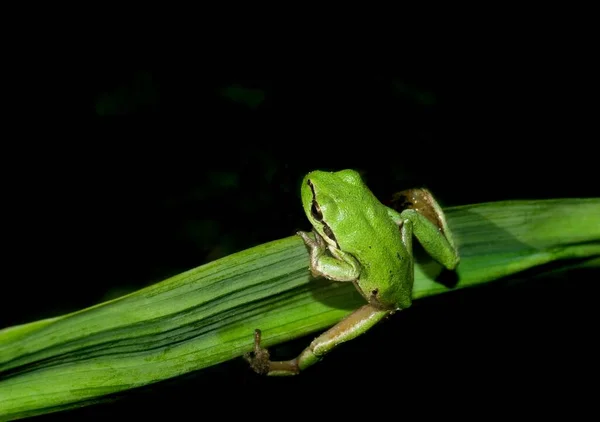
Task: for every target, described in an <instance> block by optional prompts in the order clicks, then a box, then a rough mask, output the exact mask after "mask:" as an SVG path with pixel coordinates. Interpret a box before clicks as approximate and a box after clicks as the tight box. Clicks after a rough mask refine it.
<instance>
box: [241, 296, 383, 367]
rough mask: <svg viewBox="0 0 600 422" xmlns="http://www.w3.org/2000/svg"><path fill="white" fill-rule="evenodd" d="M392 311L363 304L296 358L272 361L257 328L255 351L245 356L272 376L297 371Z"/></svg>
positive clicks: (308, 365)
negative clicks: (262, 344) (261, 345)
mask: <svg viewBox="0 0 600 422" xmlns="http://www.w3.org/2000/svg"><path fill="white" fill-rule="evenodd" d="M392 313H393V311H386V310H381V309H378V308H376V307H374V306H372V305H364V306H362V307H360V308H359V309H357V310H356V311H354V312H352V313H351V314H350V315H348V316H347V317H346V318H344V319H343V320H341V321H340V322H339V323H337V324H336V325H334V326H333V327H331V328H330V329H329V330H327V331H326V332H324V333H323V334H321V335H320V336H319V337H317V338H316V339H314V340H313V341H312V343H310V345H309V346H308V347H307V348H306V349H304V351H302V353H300V354H299V355H298V356H297V357H296V358H294V359H290V360H287V361H278V362H277V361H276V362H273V361H271V360H270V354H269V351H268V350H267V349H263V348H262V347H260V341H261V332H260V330H256V331H255V335H254V351H253V352H250V353H246V354H245V355H244V358H245V359H246V360H247V361H248V362H249V363H250V366H251V368H252V369H253V370H254V371H256V372H257V373H259V374H263V375H269V376H285V375H297V374H299V373H300V372H301V371H303V370H305V369H306V368H308V367H310V366H312V365H314V364H315V363H317V362H319V361H320V360H321V359H322V358H323V356H325V355H326V354H327V353H329V352H330V351H332V350H333V349H334V348H335V347H336V346H338V345H340V344H341V343H344V342H346V341H348V340H352V339H354V338H356V337H358V336H359V335H361V334H363V333H365V332H366V331H368V330H369V329H370V328H371V327H373V326H374V325H375V324H377V323H378V322H379V321H381V320H382V319H383V318H385V317H386V316H388V315H391V314H392Z"/></svg>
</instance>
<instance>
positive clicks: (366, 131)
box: [0, 49, 599, 420]
mask: <svg viewBox="0 0 600 422" xmlns="http://www.w3.org/2000/svg"><path fill="white" fill-rule="evenodd" d="M495 53H497V54H490V55H489V56H488V57H484V56H483V55H482V56H479V55H467V56H465V57H458V56H454V57H453V59H452V60H446V59H444V60H442V59H439V60H431V61H428V62H423V61H419V63H421V66H414V65H412V66H404V65H402V66H393V67H389V68H384V67H381V68H382V69H385V70H382V71H374V70H373V69H372V68H369V66H366V65H365V63H364V62H361V61H360V60H357V61H356V63H354V62H352V63H346V62H344V63H341V62H338V61H336V60H335V59H331V58H330V61H325V62H324V61H323V58H322V57H313V56H311V55H310V54H308V55H307V56H306V57H303V58H302V60H298V61H293V62H290V63H288V64H286V65H284V64H282V63H280V62H278V63H279V65H278V66H270V65H267V64H266V63H264V62H261V66H253V65H251V64H249V63H256V62H257V61H259V62H260V60H259V59H253V60H251V61H244V60H240V63H246V64H245V65H241V64H238V65H235V63H229V62H228V64H227V65H215V64H214V63H215V62H218V61H216V60H214V59H212V58H210V59H209V58H207V57H205V56H202V55H198V56H195V57H194V58H193V59H192V58H191V57H185V58H182V57H183V56H181V55H176V54H174V55H173V56H170V57H169V58H168V59H166V58H161V59H156V58H154V59H152V60H149V59H148V60H146V59H141V58H139V57H129V56H127V55H126V54H125V55H122V56H121V55H119V56H115V55H113V54H112V53H111V52H106V53H102V54H99V55H98V56H97V57H96V61H95V62H94V63H92V64H91V65H90V64H86V65H81V64H80V65H78V66H74V67H72V68H62V67H60V68H54V67H52V66H50V65H48V62H46V66H45V67H44V68H43V69H44V71H43V72H39V69H38V72H35V71H33V70H31V69H32V68H29V72H30V73H27V72H25V74H24V75H19V77H18V78H15V80H14V81H18V82H14V83H13V84H12V87H13V88H15V89H16V90H17V91H18V92H19V95H18V99H19V100H18V102H16V104H17V106H15V109H17V111H18V112H19V113H18V114H19V115H20V117H22V118H23V120H22V123H20V128H19V129H17V130H16V131H14V132H10V133H8V132H7V136H6V140H7V142H6V152H5V154H3V158H4V163H5V166H4V168H5V172H6V176H5V190H4V201H3V203H4V204H5V205H4V209H5V212H6V214H5V215H6V216H5V219H4V222H5V230H4V232H5V236H4V240H5V250H6V251H7V253H6V254H5V260H4V270H5V272H4V277H5V278H4V280H5V281H4V283H3V285H4V286H5V288H4V290H3V292H4V293H3V294H2V296H0V307H1V309H0V312H1V314H0V326H2V327H5V326H10V325H14V324H19V323H25V322H29V321H33V320H36V319H40V318H45V317H50V316H54V315H60V314H63V313H66V312H70V311H73V310H77V309H81V308H84V307H87V306H91V305H93V304H96V303H98V302H100V301H103V300H106V299H108V298H111V297H115V296H118V295H120V294H123V293H126V292H129V291H133V290H136V289H138V288H141V287H143V286H146V285H148V284H151V283H154V282H158V281H160V280H162V279H164V278H166V277H168V276H170V275H174V274H177V273H179V272H181V271H184V270H187V269H189V268H192V267H196V266H198V265H201V264H203V263H205V262H207V261H209V260H212V259H216V258H219V257H222V256H226V255H228V254H230V253H232V252H235V251H238V250H243V249H245V248H248V247H251V246H254V245H257V244H260V243H263V242H266V241H270V240H274V239H278V238H282V237H286V236H289V235H292V234H293V233H294V231H295V230H297V229H299V228H302V229H306V228H307V227H308V226H307V222H306V220H305V217H304V216H303V215H302V210H301V208H300V202H299V194H298V191H299V189H298V188H299V183H300V180H301V177H302V176H303V175H304V174H305V173H306V172H307V171H309V170H312V169H316V168H321V169H331V170H335V169H341V168H356V169H358V170H361V171H362V172H364V175H365V178H366V180H367V182H368V184H369V186H371V188H372V190H373V191H374V192H375V193H376V194H377V195H378V197H380V198H387V197H390V196H391V194H392V193H393V192H396V191H399V190H402V189H405V188H408V187H413V186H426V187H428V188H429V189H431V190H432V191H433V192H434V194H436V196H437V197H438V199H439V200H440V202H441V203H442V204H443V205H444V206H453V205H461V204H470V203H477V202H485V201H497V200H505V199H546V198H561V197H593V196H596V197H597V196H598V194H599V192H598V188H597V166H598V159H597V154H596V153H595V145H596V144H597V139H598V129H597V94H598V89H597V76H596V73H595V71H594V69H593V67H590V63H588V62H587V61H586V57H587V56H585V55H581V56H579V55H576V54H575V55H574V56H573V57H570V58H569V60H568V63H569V65H568V66H566V67H564V66H563V67H561V68H560V69H559V68H558V67H557V63H559V62H560V63H563V64H564V62H565V59H564V57H562V56H561V57H562V58H561V59H560V60H558V59H557V57H556V55H555V54H554V52H553V51H551V49H549V50H548V51H547V52H544V51H539V52H538V54H536V55H535V56H532V55H529V54H526V53H521V54H519V53H506V52H505V53H504V54H502V53H499V52H498V51H496V52H495ZM23 81H24V82H23ZM236 84H237V85H239V86H241V87H244V88H246V89H256V90H260V91H262V92H263V93H264V95H265V99H264V101H263V102H262V103H261V104H260V105H259V106H258V107H257V108H252V107H250V106H248V105H247V104H245V103H244V102H243V101H242V102H236V101H232V100H231V99H230V98H228V97H226V96H224V95H223V89H224V88H226V87H228V86H232V85H236ZM99 104H102V108H100V106H99ZM99 111H102V113H104V114H103V115H100V114H99ZM19 122H21V120H19ZM530 275H531V276H532V278H531V279H530V280H528V281H527V283H524V284H519V285H511V286H510V287H506V286H505V285H504V284H503V283H496V284H490V285H488V286H485V287H482V288H477V289H472V290H469V291H463V292H456V293H451V294H447V295H445V296H443V297H439V298H432V299H427V300H421V301H418V302H417V303H416V304H415V305H414V306H413V308H411V309H410V310H408V311H406V312H403V313H401V314H397V315H395V316H394V317H393V318H392V319H391V320H389V321H387V322H386V323H384V324H381V325H379V326H377V327H376V328H374V329H373V330H372V331H371V332H369V333H368V334H367V335H364V336H362V337H360V338H358V339H356V340H354V341H353V342H351V343H348V344H347V345H345V346H344V347H341V348H339V349H338V350H336V351H335V352H333V353H332V354H330V355H329V356H328V357H327V358H326V359H325V360H324V361H323V362H322V363H320V364H318V365H316V366H314V367H312V368H310V370H308V371H307V372H306V373H304V374H302V375H301V376H299V377H295V378H290V379H265V378H261V377H259V376H257V375H255V374H253V373H252V372H251V371H250V370H249V369H248V368H247V366H246V364H245V363H244V362H243V361H241V359H237V360H234V361H231V362H227V363H225V364H222V365H218V366H215V367H212V368H208V369H207V370H204V371H199V372H198V373H194V374H190V375H188V376H185V377H181V378H178V379H175V380H169V381H167V382H163V383H158V384H155V385H153V386H149V387H147V388H143V389H140V390H138V391H134V392H128V393H125V394H123V395H121V396H119V398H120V399H119V400H117V401H116V402H114V403H109V404H101V405H97V406H91V407H87V408H84V409H81V410H75V411H69V412H64V413H59V414H51V415H45V416H42V417H40V418H38V419H39V420H80V419H90V418H107V417H114V415H125V414H129V415H134V416H138V417H142V418H150V417H152V416H158V415H163V416H165V417H166V416H168V415H170V417H173V416H175V417H177V418H178V419H180V418H184V416H180V415H184V414H187V415H189V416H186V417H188V418H190V419H195V420H200V419H203V418H206V417H207V416H206V412H216V413H217V414H218V415H219V416H217V417H225V416H232V417H234V416H238V415H240V416H242V417H253V416H258V417H260V418H266V417H269V416H270V415H273V416H274V417H275V418H285V419H287V418H288V417H289V415H290V414H291V415H302V416H305V415H306V416H308V417H314V416H315V415H316V414H319V412H321V411H320V410H319V409H321V408H325V409H328V410H324V411H323V412H324V413H322V414H327V413H329V412H334V414H338V415H339V417H345V416H342V415H345V413H346V412H348V411H349V412H350V414H354V409H358V408H360V409H362V410H366V412H367V414H376V415H386V416H389V414H390V412H391V414H392V415H393V417H394V418H398V419H402V418H404V417H406V416H408V414H409V413H410V412H411V411H416V412H417V414H419V415H423V414H427V413H428V412H430V411H432V410H442V411H443V410H444V409H450V408H452V407H454V406H458V407H461V408H462V407H463V406H464V407H465V408H469V407H470V406H471V404H473V403H478V404H481V405H483V403H487V404H486V406H487V407H486V409H487V413H486V414H489V413H492V414H495V413H497V412H501V411H502V410H506V409H507V408H512V407H513V406H515V405H516V404H518V403H521V402H522V403H527V404H529V405H531V406H532V407H531V408H534V409H535V408H536V406H537V405H538V404H539V406H546V407H548V406H554V405H555V404H557V403H560V404H562V405H564V404H566V403H568V405H569V406H572V407H573V408H574V409H575V408H578V405H577V403H578V402H579V401H582V402H586V401H587V400H588V399H587V395H588V393H591V390H589V389H588V388H587V387H585V386H584V384H585V383H587V382H591V383H594V382H595V380H596V378H595V377H596V375H597V361H596V358H597V352H598V349H597V346H595V337H596V336H597V325H596V323H595V321H596V315H595V314H596V309H597V305H596V300H597V297H598V271H597V270H586V271H581V270H580V271H570V272H567V273H563V274H560V275H555V276H552V277H544V278H541V279H538V278H535V277H533V275H534V274H527V277H529V276H530ZM311 338H312V336H309V337H306V338H302V339H298V340H297V341H294V342H291V343H289V344H285V345H282V346H281V347H279V348H276V349H275V350H274V353H275V354H276V356H277V357H280V358H287V357H292V356H295V355H296V354H297V353H298V352H299V351H300V350H302V348H304V347H305V346H306V345H307V344H308V342H309V341H310V340H311ZM538 401H539V402H538ZM468 403H471V404H468ZM275 409H276V410H275ZM490 410H491V412H490ZM338 412H339V413H338Z"/></svg>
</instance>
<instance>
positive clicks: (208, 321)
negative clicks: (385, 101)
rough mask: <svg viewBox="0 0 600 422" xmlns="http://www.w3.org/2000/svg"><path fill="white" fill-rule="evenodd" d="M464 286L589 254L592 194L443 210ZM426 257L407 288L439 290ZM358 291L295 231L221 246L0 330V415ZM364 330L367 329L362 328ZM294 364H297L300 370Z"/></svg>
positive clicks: (61, 401)
mask: <svg viewBox="0 0 600 422" xmlns="http://www.w3.org/2000/svg"><path fill="white" fill-rule="evenodd" d="M444 211H445V212H446V215H447V219H448V225H449V227H450V229H451V230H452V231H453V233H454V236H455V242H456V243H457V246H458V249H459V252H460V255H461V263H460V265H459V267H458V271H457V272H458V280H459V281H458V285H457V286H455V287H454V289H456V288H463V287H467V286H473V285H477V284H481V283H485V282H488V281H492V280H495V279H498V278H500V277H503V276H507V275H511V274H515V273H518V272H519V271H522V270H525V269H528V268H531V267H535V266H538V265H542V264H545V263H548V262H552V261H555V260H560V259H568V258H590V261H587V265H595V266H598V264H599V260H598V257H599V256H600V199H597V198H595V199H582V200H578V199H569V200H549V201H536V202H523V201H514V202H497V203H490V204H480V205H473V206H464V207H456V208H449V209H445V210H444ZM440 271H441V267H440V266H439V264H436V263H435V262H433V261H427V262H421V263H420V264H418V265H417V267H416V268H415V272H416V274H415V288H414V297H415V298H421V297H425V296H430V295H434V294H438V293H443V292H446V291H450V290H452V289H449V288H447V287H444V286H443V285H442V284H439V283H437V282H435V281H434V278H435V277H436V276H437V275H438V274H439V272H440ZM363 303H364V299H362V298H361V297H360V295H359V294H358V293H357V292H356V290H355V289H354V288H353V286H351V285H349V284H341V283H331V282H328V281H324V280H313V279H310V277H309V272H308V254H307V251H306V248H305V247H304V245H303V243H302V240H301V239H300V238H299V237H295V236H294V237H289V238H285V239H282V240H278V241H274V242H270V243H267V244H264V245H260V246H257V247H255V248H252V249H248V250H246V251H243V252H240V253H237V254H234V255H231V256H228V257H225V258H223V259H220V260H218V261H214V262H212V263H209V264H207V265H203V266H201V267H198V268H195V269H193V270H190V271H187V272H185V273H182V274H179V275H177V276H174V277H172V278H170V279H168V280H165V281H163V282H161V283H158V284H155V285H153V286H150V287H148V288H146V289H143V290H140V291H138V292H135V293H133V294H130V295H127V296H124V297H122V298H119V299H116V300H112V301H110V302H106V303H103V304H100V305H97V306H94V307H92V308H89V309H85V310H82V311H79V312H76V313H73V314H70V315H66V316H63V317H58V318H53V319H49V320H44V321H38V322H34V323H32V324H26V325H22V326H17V327H11V328H8V329H4V330H2V331H0V420H7V419H16V418H22V417H25V416H31V415H35V414H42V413H47V412H50V411H54V410H58V409H62V408H68V407H74V406H80V405H82V404H84V403H89V402H91V401H94V400H97V399H101V398H102V396H104V395H107V394H110V393H114V392H117V391H123V390H126V389H129V388H133V387H137V386H141V385H144V384H148V383H151V382H155V381H159V380H163V379H166V378H170V377H173V376H177V375H180V374H184V373H187V372H190V371H193V370H197V369H201V368H205V367H208V366H211V365H215V364H217V363H220V362H223V361H226V360H229V359H232V358H235V357H238V356H240V355H242V354H243V353H244V352H247V351H249V350H251V348H252V343H253V336H252V334H253V330H254V329H255V328H261V329H262V331H263V345H264V346H266V347H269V346H272V345H274V344H277V343H281V342H285V341H287V340H290V339H293V338H296V337H299V336H302V335H306V334H307V333H310V332H314V331H318V330H321V329H324V328H327V327H329V326H331V325H333V324H335V323H336V322H337V321H339V319H341V318H342V317H343V316H345V315H347V314H348V313H349V312H351V311H352V310H353V309H355V308H357V307H358V306H360V305H361V304H363ZM367 335H368V334H367ZM300 376H301V375H300Z"/></svg>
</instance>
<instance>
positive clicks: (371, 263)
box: [339, 191, 413, 308]
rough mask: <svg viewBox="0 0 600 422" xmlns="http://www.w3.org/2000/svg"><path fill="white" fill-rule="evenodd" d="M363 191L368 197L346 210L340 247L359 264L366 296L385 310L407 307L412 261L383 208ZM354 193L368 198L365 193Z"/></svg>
mask: <svg viewBox="0 0 600 422" xmlns="http://www.w3.org/2000/svg"><path fill="white" fill-rule="evenodd" d="M366 192H368V194H370V195H371V197H370V198H369V197H364V198H360V199H359V200H358V202H357V203H360V204H362V206H361V207H360V208H359V209H352V210H351V211H350V210H348V212H349V213H350V212H352V215H348V218H347V219H346V220H345V221H347V223H341V224H345V227H344V232H345V233H346V234H347V235H346V236H345V237H344V239H343V241H342V242H341V243H340V244H339V246H340V248H341V249H342V250H343V251H346V252H348V253H350V254H352V255H353V256H354V257H355V258H356V259H357V260H358V261H359V262H360V264H361V268H362V269H361V275H360V279H359V280H358V283H359V285H360V287H361V289H362V290H363V294H364V295H365V296H373V294H374V296H375V299H376V300H377V301H378V302H380V303H381V304H382V306H383V307H386V308H406V307H408V306H410V303H411V292H412V281H413V277H412V274H411V272H412V270H413V266H412V261H411V259H410V257H409V256H408V255H407V250H406V245H404V243H403V242H402V234H401V231H400V228H399V227H398V225H397V224H396V223H394V221H393V220H392V219H391V218H390V216H389V215H388V213H387V209H386V207H385V206H384V205H383V204H381V203H380V202H379V201H378V200H377V199H376V198H375V197H374V196H373V194H372V193H371V192H369V191H366ZM357 194H362V195H365V196H368V195H367V194H366V193H365V191H361V192H357ZM357 208H358V207H357ZM367 292H368V294H367Z"/></svg>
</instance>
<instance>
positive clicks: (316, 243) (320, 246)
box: [296, 231, 327, 278]
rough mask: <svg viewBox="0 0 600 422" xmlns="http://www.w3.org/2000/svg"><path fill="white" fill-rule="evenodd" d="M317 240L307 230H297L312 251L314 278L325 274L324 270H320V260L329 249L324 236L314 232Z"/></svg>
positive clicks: (311, 270)
mask: <svg viewBox="0 0 600 422" xmlns="http://www.w3.org/2000/svg"><path fill="white" fill-rule="evenodd" d="M313 233H314V235H315V240H313V239H311V237H310V236H309V234H308V233H307V232H301V231H300V232H297V233H296V234H297V235H298V236H300V237H301V238H302V240H303V241H304V244H305V245H306V246H307V247H308V249H309V252H310V272H311V274H312V276H313V277H314V278H317V277H322V276H324V274H323V272H321V271H319V260H320V259H321V257H322V256H323V255H324V254H325V252H326V251H327V244H326V243H325V240H324V239H323V237H322V236H321V235H320V234H319V233H317V232H313Z"/></svg>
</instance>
